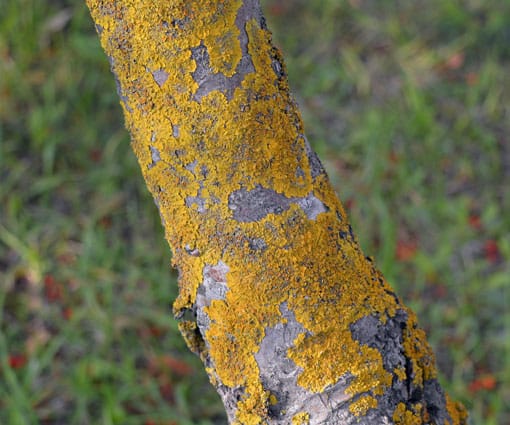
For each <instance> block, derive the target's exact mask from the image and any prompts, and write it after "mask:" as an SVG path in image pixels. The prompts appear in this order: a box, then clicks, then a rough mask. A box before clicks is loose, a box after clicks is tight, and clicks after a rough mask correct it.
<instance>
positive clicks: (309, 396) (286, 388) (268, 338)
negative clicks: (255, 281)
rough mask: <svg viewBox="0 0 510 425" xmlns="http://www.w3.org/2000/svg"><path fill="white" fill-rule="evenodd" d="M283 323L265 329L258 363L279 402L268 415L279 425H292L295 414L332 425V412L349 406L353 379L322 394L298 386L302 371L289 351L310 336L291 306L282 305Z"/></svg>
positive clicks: (314, 424) (315, 424)
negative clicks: (302, 413)
mask: <svg viewBox="0 0 510 425" xmlns="http://www.w3.org/2000/svg"><path fill="white" fill-rule="evenodd" d="M280 312H281V314H282V317H283V320H282V321H281V322H280V323H278V324H277V325H275V326H273V327H269V328H266V329H265V335H264V338H263V340H262V342H261V343H260V348H259V351H258V352H257V353H255V360H256V362H257V365H258V366H259V370H260V378H261V381H262V384H263V386H264V389H265V390H267V391H269V392H270V393H271V395H272V396H273V397H274V399H275V402H274V403H273V404H271V405H269V406H268V415H269V418H270V419H271V423H272V424H275V425H284V424H285V425H288V424H291V423H292V418H293V416H294V415H296V414H298V413H301V412H306V413H308V414H309V419H310V422H309V423H310V424H311V425H318V424H329V423H337V422H331V421H330V420H333V418H332V416H331V415H332V414H333V413H332V412H333V411H335V410H337V408H338V406H339V405H341V404H343V403H346V401H347V400H348V399H349V398H350V396H348V395H346V394H345V393H344V389H345V388H347V386H348V385H349V382H350V381H351V379H352V377H351V376H345V377H342V378H341V379H340V380H339V381H338V382H337V383H336V384H335V385H333V386H331V387H328V388H326V389H325V390H324V391H323V392H322V393H321V394H315V393H312V392H310V391H308V390H306V389H304V388H302V387H301V386H299V385H298V383H297V379H298V376H299V375H300V374H301V372H302V369H301V368H300V367H298V366H297V365H296V364H295V363H294V362H293V361H292V360H291V359H290V358H289V357H288V354H287V353H288V350H289V349H290V348H292V347H293V344H294V340H295V339H296V338H297V337H298V335H300V334H302V333H307V334H309V332H308V330H307V329H305V328H304V327H303V325H302V324H300V323H299V322H298V321H297V319H296V317H295V315H294V313H293V312H292V311H290V310H289V309H288V306H287V303H285V302H284V303H282V304H281V305H280Z"/></svg>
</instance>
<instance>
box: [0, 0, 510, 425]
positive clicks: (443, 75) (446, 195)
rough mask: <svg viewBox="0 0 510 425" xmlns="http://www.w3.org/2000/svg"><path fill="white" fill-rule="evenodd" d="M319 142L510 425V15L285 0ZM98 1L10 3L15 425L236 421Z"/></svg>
mask: <svg viewBox="0 0 510 425" xmlns="http://www.w3.org/2000/svg"><path fill="white" fill-rule="evenodd" d="M264 5H265V9H266V12H267V15H268V20H269V23H270V26H271V28H272V29H273V31H274V34H275V40H276V43H277V44H278V45H279V46H280V47H281V48H282V50H283V51H284V55H285V58H286V62H287V68H288V72H289V78H290V81H291V87H292V88H293V92H294V94H295V96H296V98H297V100H298V102H299V103H300V106H301V109H302V112H303V116H304V121H305V125H306V128H307V134H308V137H309V139H310V141H311V142H312V143H313V144H314V147H315V148H316V150H317V151H318V152H319V154H320V156H321V158H322V159H323V162H324V163H325V165H326V167H327V169H328V172H329V174H330V177H331V179H332V180H333V182H334V184H335V187H336V188H337V191H338V193H339V195H340V198H341V199H342V200H343V201H344V203H345V205H346V206H347V208H348V210H349V213H350V217H351V219H352V221H353V224H354V227H355V230H356V232H357V234H358V236H359V237H360V240H361V242H362V245H363V247H364V250H365V252H366V253H367V254H368V255H373V256H374V257H375V258H376V260H377V262H378V264H379V266H380V268H381V269H382V270H383V272H384V273H385V275H386V276H387V278H388V279H389V280H390V281H391V282H392V283H393V285H394V286H396V287H397V290H398V293H399V294H400V295H401V296H402V298H403V299H404V300H405V302H406V303H407V304H408V305H410V306H411V307H412V308H413V309H414V310H415V311H416V312H417V313H418V316H419V319H420V323H421V325H422V326H423V327H424V328H425V329H426V330H427V333H428V335H429V340H430V341H431V343H432V345H433V346H434V349H435V351H436V354H437V360H438V364H439V366H440V369H441V371H442V375H443V378H444V379H443V380H444V384H445V387H446V388H447V389H448V391H449V392H450V393H451V394H452V396H453V397H454V398H457V399H460V400H462V401H463V402H465V404H466V405H467V406H468V408H469V409H470V413H471V423H472V424H489V425H491V424H494V425H496V424H506V423H510V265H509V263H510V262H509V258H510V214H509V213H508V212H509V211H510V196H509V191H510V189H508V188H509V187H510V140H509V134H510V132H509V130H510V128H509V127H510V120H509V115H510V114H509V107H510V93H509V91H510V74H508V65H509V62H510V47H509V46H510V3H509V4H507V3H505V2H500V1H495V0H486V1H483V2H482V1H479V0H469V1H466V2H459V1H456V0H442V1H440V0H429V1H425V0H420V1H418V0H413V1H408V2H405V3H404V2H398V3H394V2H365V1H362V0H350V1H341V0H321V1H318V0H314V1H310V0H309V1H304V0H286V1H283V0H266V1H264ZM122 123H123V119H122V116H121V111H120V107H119V106H118V99H117V95H116V92H115V87H114V82H113V78H112V77H111V75H110V73H109V69H108V63H107V61H106V59H105V56H104V54H103V52H102V51H101V50H100V48H99V43H98V40H97V37H96V35H95V33H94V31H93V26H92V23H91V21H90V18H89V15H88V12H87V10H86V8H85V6H84V4H83V3H82V2H81V1H78V0H61V1H42V2H41V1H35V0H3V2H2V3H1V4H0V423H2V424H9V425H26V424H51V425H54V424H55V425H56V424H66V425H67V424H127V425H129V424H147V425H148V424H158V425H159V424H179V425H185V424H203V425H205V424H214V423H225V419H224V417H223V414H222V408H221V405H220V403H219V400H218V398H217V396H216V395H215V394H213V392H212V390H211V389H209V388H208V383H207V379H206V377H205V374H204V372H203V371H202V367H201V365H200V364H199V362H198V361H197V359H195V358H194V356H193V355H191V354H189V353H188V352H187V350H186V348H185V345H184V343H183V341H182V339H181V337H180V336H179V334H178V332H177V329H176V324H175V322H174V321H173V319H172V318H171V317H170V305H171V302H172V300H173V298H174V297H175V294H176V276H175V274H174V273H173V272H172V271H171V270H170V267H169V257H170V252H169V250H168V248H167V246H166V243H165V242H164V240H163V237H162V236H163V232H162V227H161V224H160V222H159V217H158V215H157V212H156V209H155V207H154V206H153V202H152V200H151V199H150V196H149V195H148V193H147V190H146V189H145V187H144V184H143V181H142V178H141V176H140V172H139V170H138V166H137V164H136V160H135V158H134V156H133V154H132V153H131V152H130V148H129V140H128V136H127V135H126V132H125V131H124V129H123V126H122Z"/></svg>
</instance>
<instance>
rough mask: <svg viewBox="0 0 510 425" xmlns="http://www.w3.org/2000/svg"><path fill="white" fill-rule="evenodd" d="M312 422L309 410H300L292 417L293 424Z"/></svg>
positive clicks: (302, 424)
mask: <svg viewBox="0 0 510 425" xmlns="http://www.w3.org/2000/svg"><path fill="white" fill-rule="evenodd" d="M309 423H310V414H309V413H308V412H300V413H297V414H295V415H294V416H293V417H292V425H308V424H309Z"/></svg>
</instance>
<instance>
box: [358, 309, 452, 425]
mask: <svg viewBox="0 0 510 425" xmlns="http://www.w3.org/2000/svg"><path fill="white" fill-rule="evenodd" d="M407 326H408V314H407V312H406V311H405V310H402V309H399V310H397V311H396V313H395V316H394V317H390V318H386V320H385V321H383V320H381V318H380V317H378V316H376V315H369V316H365V317H362V318H361V319H359V320H358V321H356V322H355V323H353V324H352V325H351V327H350V329H351V333H352V337H353V339H354V340H356V341H358V342H359V343H360V344H362V345H367V346H369V347H371V348H374V349H376V350H378V351H379V352H380V353H381V357H382V361H383V366H384V368H385V369H386V370H387V371H388V372H390V373H392V374H393V376H394V377H393V380H392V386H391V388H388V389H386V390H385V391H384V393H383V394H382V395H378V396H375V398H376V400H377V408H375V409H371V411H370V412H369V413H370V415H369V416H370V417H372V418H384V417H386V418H388V420H389V418H392V415H393V412H394V411H395V409H396V407H397V405H398V404H399V403H401V402H404V403H406V405H408V406H409V407H410V409H411V410H412V406H416V405H418V404H421V405H422V406H425V409H426V410H427V412H428V414H429V417H430V418H431V419H432V423H437V424H443V423H448V421H449V420H450V418H448V416H447V414H446V398H445V395H444V392H443V391H442V389H441V387H440V385H439V383H438V382H437V380H436V379H430V380H428V381H425V382H424V384H423V386H422V385H417V384H416V383H415V377H416V375H417V374H421V373H422V372H421V371H418V370H414V368H415V367H419V366H418V365H417V363H415V362H414V363H413V362H412V361H411V359H409V358H407V357H406V354H405V349H404V342H403V332H404V331H405V330H406V328H407ZM397 370H400V371H402V373H405V377H404V379H402V376H399V375H398V374H397V373H396V371H397ZM367 418H368V417H365V418H363V420H366V419H367ZM378 420H379V419H378ZM363 423H364V422H363ZM368 423H374V422H367V424H368ZM390 423H391V422H390Z"/></svg>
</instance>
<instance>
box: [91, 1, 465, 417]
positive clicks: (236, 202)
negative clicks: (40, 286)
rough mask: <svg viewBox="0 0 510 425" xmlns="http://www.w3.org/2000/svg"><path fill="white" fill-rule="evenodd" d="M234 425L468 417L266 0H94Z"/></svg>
mask: <svg viewBox="0 0 510 425" xmlns="http://www.w3.org/2000/svg"><path fill="white" fill-rule="evenodd" d="M87 4H88V6H89V8H90V11H91V13H92V17H93V19H94V21H95V23H96V28H97V31H98V33H99V35H100V38H101V43H102V45H103V48H104V49H105V51H106V53H107V55H108V57H109V59H110V63H111V67H112V71H113V73H114V74H115V77H116V79H117V83H118V93H119V96H120V99H121V101H122V102H121V103H122V107H123V109H124V114H125V118H126V126H127V128H128V129H129V131H130V132H131V136H132V145H133V149H134V151H135V154H136V156H137V157H138V160H139V163H140V167H141V169H142V172H143V175H144V177H145V181H146V183H147V186H148V188H149V190H150V191H151V193H152V195H153V196H154V199H155V202H156V204H157V205H158V208H159V211H160V214H161V218H162V221H163V225H164V227H165V233H166V238H167V240H168V242H169V244H170V246H171V248H172V251H173V264H174V266H175V267H177V268H178V270H179V296H178V298H177V300H176V301H175V304H174V313H175V316H176V318H177V319H178V320H179V321H180V329H181V331H182V334H183V335H184V337H185V339H186V341H187V343H188V345H189V347H190V349H191V350H193V351H194V352H195V353H197V354H198V355H199V356H200V358H201V359H202V361H203V363H204V365H205V368H206V370H207V373H208V374H209V377H210V380H211V382H212V384H213V385H214V386H215V388H216V390H217V391H218V393H219V394H220V396H221V398H222V399H223V403H224V405H225V409H226V411H227V415H228V418H229V421H230V423H234V424H245V425H251V424H253V425H255V424H282V425H283V424H293V425H299V424H391V423H394V424H464V423H466V414H465V411H464V409H463V407H462V406H461V405H460V404H458V403H455V402H452V401H450V399H449V398H448V396H447V395H445V394H444V392H443V390H442V389H441V387H440V385H439V383H438V381H437V372H436V369H435V365H434V356H433V353H432V351H431V349H430V347H429V345H428V344H427V341H426V338H425V334H424V332H423V331H422V330H421V329H419V328H418V327H417V324H416V318H415V315H414V314H413V313H412V312H411V311H410V310H409V309H408V308H406V307H405V306H404V305H403V304H402V302H401V301H400V300H399V298H398V297H397V296H396V295H395V293H394V292H393V290H392V288H391V287H390V286H389V285H388V283H387V282H386V281H385V279H384V277H383V276H382V275H381V274H380V272H379V271H378V270H377V269H376V268H375V266H374V263H373V261H372V260H371V259H370V258H368V257H365V256H364V255H363V253H362V251H361V249H360V247H359V244H358V241H357V239H356V237H355V236H354V234H353V231H352V228H351V226H350V225H349V222H348V220H347V217H346V214H345V211H344V209H343V207H342V205H341V204H340V202H339V200H338V199H337V197H336V195H335V193H334V190H333V188H332V187H331V184H330V183H329V181H328V178H327V176H326V173H325V172H324V169H323V167H322V165H321V163H320V161H319V159H318V158H317V156H316V154H315V153H314V152H313V151H312V149H311V148H310V145H309V144H308V142H307V140H306V137H305V135H304V130H303V124H302V122H301V117H300V114H299V111H298V109H297V107H296V104H295V102H294V101H293V99H292V97H291V95H290V94H289V89H288V85H287V78H286V72H285V67H284V64H283V61H282V57H281V55H280V53H279V51H278V50H277V49H276V48H275V47H273V45H272V44H271V34H270V33H269V31H268V30H267V28H266V24H265V20H264V17H263V16H262V12H261V9H260V5H259V2H258V0H188V1H182V0H180V1H178V0H167V1H157V0H131V1H127V0H124V1H122V0H118V1H112V0H87Z"/></svg>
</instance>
